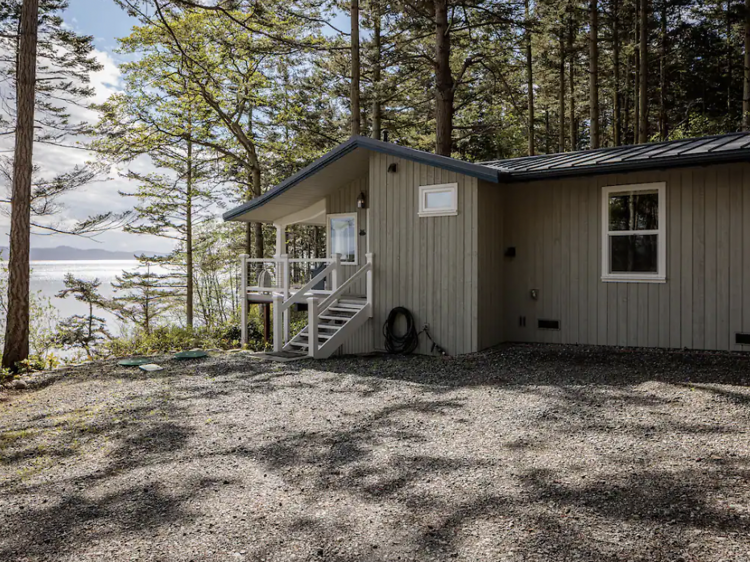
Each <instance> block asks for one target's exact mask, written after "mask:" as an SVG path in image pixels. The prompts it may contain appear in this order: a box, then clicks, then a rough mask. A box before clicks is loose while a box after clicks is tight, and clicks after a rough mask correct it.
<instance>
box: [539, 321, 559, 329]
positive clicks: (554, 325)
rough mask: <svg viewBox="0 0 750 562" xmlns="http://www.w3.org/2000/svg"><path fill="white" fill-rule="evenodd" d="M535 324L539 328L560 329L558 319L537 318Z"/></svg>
mask: <svg viewBox="0 0 750 562" xmlns="http://www.w3.org/2000/svg"><path fill="white" fill-rule="evenodd" d="M537 326H538V327H539V329H540V330H559V329H560V321H559V320H538V321H537Z"/></svg>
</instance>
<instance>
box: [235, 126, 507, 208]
mask: <svg viewBox="0 0 750 562" xmlns="http://www.w3.org/2000/svg"><path fill="white" fill-rule="evenodd" d="M357 148H363V149H366V150H371V151H373V152H379V153H381V154H388V155H391V156H395V157H397V158H404V159H407V160H411V161H413V162H419V163H421V164H428V165H430V166H435V167H438V168H442V169H444V170H449V171H452V172H457V173H460V174H464V175H467V176H472V177H475V178H478V179H481V180H485V181H489V182H492V183H500V182H501V181H506V180H508V179H509V177H510V176H509V174H507V173H506V172H503V171H502V170H498V169H496V168H490V167H489V166H482V165H480V164H472V163H470V162H463V161H461V160H456V159H454V158H450V157H448V156H439V155H437V154H431V153H429V152H423V151H421V150H415V149H413V148H407V147H404V146H399V145H397V144H392V143H387V142H384V141H379V140H376V139H371V138H369V137H362V136H360V137H351V138H350V139H349V140H347V141H346V142H343V143H342V144H340V145H339V146H337V147H336V148H334V149H333V150H331V151H330V152H328V153H326V154H325V155H323V156H321V157H320V158H318V159H317V160H315V161H314V162H313V163H311V164H309V165H308V166H306V167H304V168H303V169H302V170H300V171H299V172H297V173H296V174H293V175H291V176H289V177H288V178H287V179H285V180H284V181H283V182H281V183H280V184H278V185H277V186H276V187H274V188H273V189H271V190H269V191H267V192H266V193H264V194H263V195H261V196H260V197H256V198H254V199H251V200H250V201H248V202H246V203H243V204H242V205H240V206H238V207H235V208H234V209H230V210H229V211H227V212H225V213H224V214H223V215H222V218H223V219H224V220H225V221H231V220H236V219H237V218H239V217H241V216H242V215H244V214H246V213H248V212H249V211H252V210H253V209H257V208H258V207H261V206H263V205H265V204H266V203H268V202H269V201H271V200H272V199H274V198H276V197H278V196H279V195H281V194H282V193H285V192H286V191H288V190H289V189H291V188H292V187H294V186H295V185H296V184H298V183H299V182H301V181H303V180H304V179H305V178H308V177H310V176H312V175H314V174H315V173H317V172H318V171H319V170H321V169H322V168H325V167H326V166H328V165H330V164H331V163H333V162H335V161H336V160H338V159H340V158H343V157H344V156H346V155H347V154H350V153H351V152H353V151H354V150H356V149H357Z"/></svg>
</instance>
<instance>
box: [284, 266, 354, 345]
mask: <svg viewBox="0 0 750 562" xmlns="http://www.w3.org/2000/svg"><path fill="white" fill-rule="evenodd" d="M288 264H289V260H288V259H287V260H286V267H287V269H286V272H288V271H289V269H288ZM340 268H341V254H336V255H335V256H334V257H333V259H332V260H331V262H330V263H329V264H328V265H327V266H326V267H325V269H323V271H321V272H320V273H318V274H317V275H316V276H315V277H313V278H312V279H310V281H308V282H307V283H306V284H305V285H303V286H302V287H301V288H300V289H299V290H298V291H295V292H294V293H293V294H292V295H291V296H287V295H285V294H278V293H277V294H275V295H274V296H273V350H274V351H277V352H278V351H281V350H282V349H283V347H284V346H285V345H286V343H287V342H288V341H289V309H290V308H291V306H292V305H293V304H295V303H301V302H304V301H305V299H306V297H305V295H306V294H307V293H308V292H310V291H311V290H313V287H315V285H317V284H318V283H320V282H321V281H323V279H325V278H326V277H328V276H330V277H331V290H333V291H335V290H336V289H337V288H338V277H339V275H338V274H339V270H340ZM282 324H283V328H284V329H283V332H282V330H281V326H282Z"/></svg>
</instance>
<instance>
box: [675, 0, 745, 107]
mask: <svg viewBox="0 0 750 562" xmlns="http://www.w3.org/2000/svg"><path fill="white" fill-rule="evenodd" d="M662 1H663V2H664V3H665V4H666V1H667V0H662ZM731 16H732V1H731V0H727V13H726V35H727V116H729V117H730V118H731V116H732V113H733V111H732V110H733V109H734V108H733V106H732V17H731Z"/></svg>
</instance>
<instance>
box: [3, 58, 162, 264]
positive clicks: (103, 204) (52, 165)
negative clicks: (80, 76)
mask: <svg viewBox="0 0 750 562" xmlns="http://www.w3.org/2000/svg"><path fill="white" fill-rule="evenodd" d="M95 57H96V59H97V60H98V61H99V62H100V63H101V65H102V69H101V70H99V71H97V72H93V73H92V74H91V86H92V87H93V89H94V91H95V94H94V96H93V97H92V98H91V99H90V100H88V101H89V102H90V103H102V102H104V101H106V100H107V98H108V97H109V96H111V95H112V94H113V93H116V92H117V91H119V90H120V89H121V87H122V79H121V73H120V70H119V68H118V67H117V63H116V62H115V60H114V58H113V57H112V55H111V54H110V53H108V52H105V51H101V50H96V51H95ZM68 109H69V111H70V114H71V118H72V121H74V122H75V121H87V122H89V123H93V122H95V120H96V119H97V114H96V112H95V111H93V110H91V109H88V108H85V107H80V106H71V107H69V108H68ZM10 148H12V138H9V137H5V138H4V139H2V142H0V151H2V150H3V149H5V150H8V149H10ZM94 158H95V155H94V154H92V153H89V152H87V151H85V150H80V149H76V148H67V147H61V146H53V145H47V144H39V143H37V144H36V145H35V146H34V162H35V164H37V165H38V166H39V168H40V173H41V175H42V176H45V177H51V176H54V175H55V174H58V173H61V172H64V171H66V170H70V169H71V168H72V167H73V166H76V165H84V164H85V163H86V162H87V161H91V160H93V159H94ZM135 167H136V168H138V169H140V170H141V171H143V170H150V169H153V167H152V166H151V164H150V161H149V160H148V159H147V158H145V157H144V158H143V159H141V160H139V161H137V162H136V163H135ZM133 187H134V186H133V185H132V183H131V182H129V181H128V180H127V179H124V178H122V177H119V176H117V175H116V174H114V173H113V174H112V175H111V177H110V178H107V179H104V180H101V181H97V182H93V183H91V184H90V185H87V186H85V187H84V188H81V189H79V190H77V191H74V192H71V193H68V194H66V195H65V196H64V197H63V198H61V200H60V201H61V203H62V204H63V205H64V209H63V210H62V212H61V213H60V214H58V215H57V216H55V217H54V222H55V223H58V224H61V225H72V224H74V223H75V222H76V221H78V220H82V219H85V218H86V217H88V216H91V215H94V214H99V213H104V212H108V211H113V212H123V211H127V210H129V209H131V208H132V207H133V205H134V203H135V201H134V200H133V199H132V198H127V197H121V196H120V195H119V193H118V192H119V191H130V190H132V189H133ZM9 232H10V221H9V219H8V217H7V216H5V215H0V246H4V245H7V243H8V235H9ZM62 244H65V245H69V246H75V247H78V248H94V247H96V248H102V247H104V248H107V249H112V250H138V251H141V250H148V251H154V252H168V251H169V250H170V249H171V247H172V242H171V241H169V240H165V239H162V238H158V237H154V236H138V235H133V234H127V233H125V232H122V231H121V230H115V231H111V232H107V233H104V234H102V235H100V236H98V237H97V238H96V239H93V240H89V239H85V238H76V237H71V236H65V235H59V234H55V235H40V234H36V235H34V236H33V237H32V246H34V247H53V246H58V245H62Z"/></svg>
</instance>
